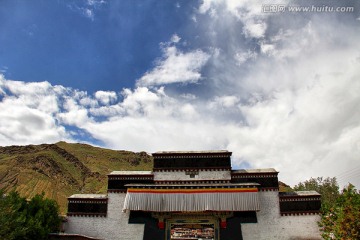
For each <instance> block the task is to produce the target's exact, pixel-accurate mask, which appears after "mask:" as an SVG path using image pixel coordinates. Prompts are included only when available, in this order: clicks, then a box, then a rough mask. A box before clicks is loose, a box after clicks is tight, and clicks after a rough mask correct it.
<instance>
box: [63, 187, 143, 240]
mask: <svg viewBox="0 0 360 240" xmlns="http://www.w3.org/2000/svg"><path fill="white" fill-rule="evenodd" d="M125 195H126V194H125V193H109V194H108V198H109V202H108V213H107V216H106V217H75V216H68V217H67V218H68V222H67V223H66V224H65V232H66V233H76V234H82V235H86V236H89V237H95V238H99V239H104V240H105V239H106V240H142V239H143V234H144V224H128V220H129V213H128V212H127V213H123V212H122V208H123V205H124V200H125Z"/></svg>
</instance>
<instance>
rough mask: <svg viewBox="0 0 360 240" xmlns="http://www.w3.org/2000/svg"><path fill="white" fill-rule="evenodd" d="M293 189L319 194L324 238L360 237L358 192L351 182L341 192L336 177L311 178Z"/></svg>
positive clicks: (359, 198)
mask: <svg viewBox="0 0 360 240" xmlns="http://www.w3.org/2000/svg"><path fill="white" fill-rule="evenodd" d="M294 190H295V191H311V190H313V191H317V192H318V193H320V194H321V220H320V222H319V226H320V230H321V232H322V234H321V236H322V237H323V238H324V239H341V240H342V239H344V240H345V239H346V240H352V239H354V240H355V239H360V192H358V191H357V190H356V189H355V187H354V186H353V185H352V184H349V185H348V186H347V187H345V188H344V189H343V190H342V191H341V193H340V192H339V186H338V183H337V181H336V178H325V179H323V178H322V177H318V178H311V179H310V180H308V181H305V182H301V183H299V184H298V185H296V186H295V187H294Z"/></svg>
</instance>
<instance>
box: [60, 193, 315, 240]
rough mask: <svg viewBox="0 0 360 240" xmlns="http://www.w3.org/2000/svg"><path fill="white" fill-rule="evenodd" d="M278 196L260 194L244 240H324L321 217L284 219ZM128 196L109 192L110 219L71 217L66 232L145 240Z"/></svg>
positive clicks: (243, 229) (107, 239) (244, 228)
mask: <svg viewBox="0 0 360 240" xmlns="http://www.w3.org/2000/svg"><path fill="white" fill-rule="evenodd" d="M278 194H279V193H278V191H262V192H259V200H260V209H261V210H260V211H258V212H257V213H256V216H257V223H243V224H241V232H242V239H244V240H262V239H263V240H269V239H279V240H295V239H296V240H302V239H303V240H305V239H307V240H313V239H314V240H315V239H321V237H320V232H319V229H318V227H317V224H316V222H318V221H319V220H320V216H319V215H300V216H299V215H295V216H281V215H280V210H279V195H278ZM125 196H126V193H108V210H107V216H106V217H94V216H68V222H67V223H66V224H65V231H66V233H74V234H75V233H76V234H81V235H85V236H89V237H94V238H98V239H104V240H143V235H144V224H129V223H128V221H129V212H122V209H123V205H124V200H125ZM239 239H241V238H239ZM223 240H226V239H223Z"/></svg>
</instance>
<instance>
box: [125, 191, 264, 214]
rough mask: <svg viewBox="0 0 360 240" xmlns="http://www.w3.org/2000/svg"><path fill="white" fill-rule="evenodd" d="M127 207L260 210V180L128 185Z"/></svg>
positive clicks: (153, 209) (176, 210)
mask: <svg viewBox="0 0 360 240" xmlns="http://www.w3.org/2000/svg"><path fill="white" fill-rule="evenodd" d="M127 187H128V190H127V194H126V198H125V202H124V208H123V210H124V211H126V210H134V211H151V212H179V211H181V212H184V211H186V212H187V211H191V212H194V211H195V212H198V211H258V210H260V206H259V199H258V198H259V197H258V189H257V187H256V184H216V185H210V184H202V185H194V186H190V185H186V186H184V185H165V186H164V185H135V184H129V185H127Z"/></svg>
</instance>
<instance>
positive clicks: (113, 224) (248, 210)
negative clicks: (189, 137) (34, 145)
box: [61, 151, 321, 240]
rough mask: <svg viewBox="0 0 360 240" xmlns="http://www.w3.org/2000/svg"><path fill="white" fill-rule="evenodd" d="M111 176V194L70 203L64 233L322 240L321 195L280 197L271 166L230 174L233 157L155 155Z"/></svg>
mask: <svg viewBox="0 0 360 240" xmlns="http://www.w3.org/2000/svg"><path fill="white" fill-rule="evenodd" d="M153 157H154V168H153V170H152V171H114V172H112V173H110V174H109V175H108V192H107V194H75V195H72V196H70V197H69V198H68V213H67V221H66V223H65V226H64V231H65V233H64V234H62V235H61V236H62V237H63V238H66V236H74V235H77V236H83V237H89V238H91V239H104V240H105V239H106V240H161V239H164V240H190V239H198V240H205V239H207V240H220V239H221V240H235V239H236V240H241V239H246V240H248V239H267V240H268V239H321V238H320V232H319V229H318V226H317V222H318V221H319V220H320V218H319V211H320V206H321V203H320V195H319V194H318V193H317V192H294V193H279V186H278V172H277V171H275V170H274V169H272V168H270V169H247V170H232V169H231V152H228V151H193V152H157V153H154V154H153Z"/></svg>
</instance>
